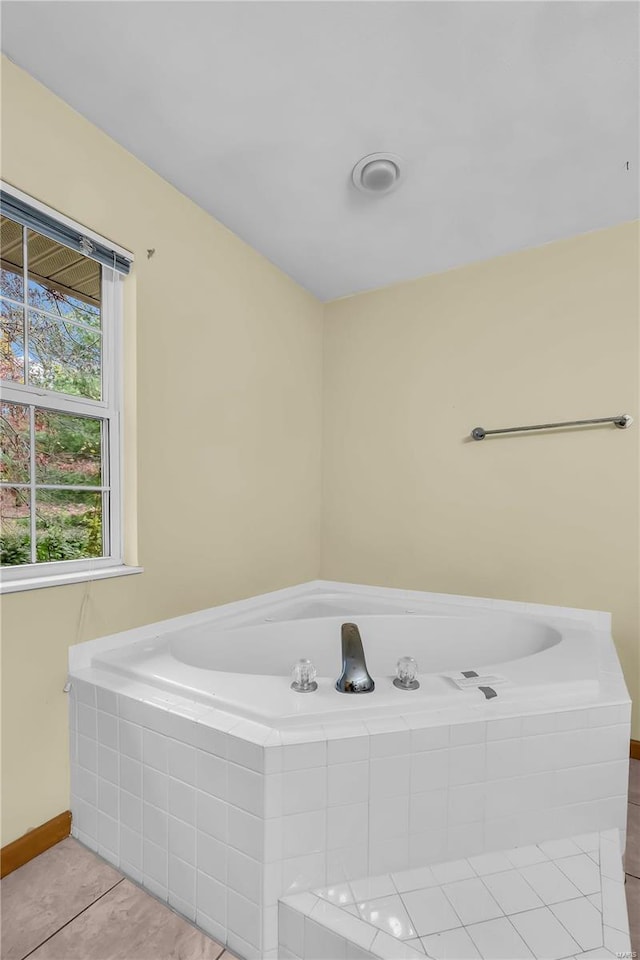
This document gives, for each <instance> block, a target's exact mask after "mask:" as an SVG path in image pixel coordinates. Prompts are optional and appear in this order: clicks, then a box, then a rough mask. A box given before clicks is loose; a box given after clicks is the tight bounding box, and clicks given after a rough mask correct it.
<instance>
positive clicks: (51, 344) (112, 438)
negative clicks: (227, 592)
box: [0, 187, 128, 590]
mask: <svg viewBox="0 0 640 960" xmlns="http://www.w3.org/2000/svg"><path fill="white" fill-rule="evenodd" d="M1 200H2V210H1V218H0V247H1V264H0V268H1V269H0V323H1V337H0V388H1V393H2V395H1V399H0V446H1V458H0V513H1V529H0V562H1V565H2V568H3V569H2V581H3V589H5V590H6V589H7V588H8V589H9V590H10V589H12V588H13V589H18V588H20V589H21V588H24V587H25V586H29V585H32V586H33V585H41V582H42V580H43V578H44V580H45V581H46V584H47V585H48V583H49V582H58V581H59V580H61V581H65V580H68V579H80V580H81V579H88V578H89V577H88V574H90V575H91V576H96V575H109V574H110V571H111V570H113V569H114V568H115V567H119V568H121V567H122V530H121V503H120V498H121V483H120V466H121V464H120V373H121V356H120V352H121V348H120V330H119V327H120V321H121V283H122V273H124V272H125V270H124V269H123V265H124V264H126V268H127V270H128V263H127V262H126V261H123V258H122V253H123V251H115V250H110V249H109V248H108V246H105V244H106V241H103V240H101V239H99V238H94V237H93V235H89V236H87V235H86V233H87V232H86V230H84V228H82V227H80V226H78V225H75V224H72V223H71V222H70V221H67V220H66V219H64V218H57V215H54V214H52V212H51V211H47V209H46V208H44V207H41V205H39V204H38V205H37V206H36V205H35V201H33V200H30V199H29V198H24V195H22V194H17V192H15V193H14V192H9V191H7V189H6V188H4V187H3V189H2V196H1ZM25 200H26V201H27V202H25ZM121 572H124V571H121ZM69 575H71V577H70V576H69ZM49 578H54V579H52V580H49ZM42 585H44V584H42Z"/></svg>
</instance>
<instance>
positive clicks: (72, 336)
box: [29, 310, 102, 400]
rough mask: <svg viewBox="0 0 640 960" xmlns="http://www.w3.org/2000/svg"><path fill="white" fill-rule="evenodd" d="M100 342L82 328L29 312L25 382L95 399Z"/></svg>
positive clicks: (97, 395) (99, 395) (98, 392)
mask: <svg viewBox="0 0 640 960" xmlns="http://www.w3.org/2000/svg"><path fill="white" fill-rule="evenodd" d="M101 340H102V338H101V337H100V335H99V334H96V333H93V332H92V331H91V330H88V329H87V328H86V327H76V326H74V324H71V323H65V322H64V320H54V319H53V318H52V317H47V316H45V315H44V314H42V313H34V312H33V311H31V310H30V311H29V381H30V383H35V384H38V385H39V386H41V387H45V388H46V389H47V390H57V391H58V392H59V393H69V394H75V395H77V396H80V397H89V398H91V399H92V400H99V399H100V397H101V395H102V390H101V376H100V352H101Z"/></svg>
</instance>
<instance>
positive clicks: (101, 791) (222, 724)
mask: <svg viewBox="0 0 640 960" xmlns="http://www.w3.org/2000/svg"><path fill="white" fill-rule="evenodd" d="M383 593H384V591H383ZM391 593H393V594H397V593H399V591H391ZM412 597H414V598H415V595H412ZM446 599H447V601H448V602H451V598H446ZM475 602H476V603H477V601H475ZM493 605H495V602H494V604H493ZM233 606H237V605H233ZM513 606H514V605H513V604H509V605H508V607H509V608H513ZM533 609H534V608H532V607H531V606H527V613H528V614H529V615H532V610H533ZM561 613H564V614H565V616H569V614H572V616H573V617H574V618H575V617H576V615H578V616H582V617H583V618H585V619H587V620H588V618H589V617H591V618H592V620H591V624H592V632H593V636H594V637H595V640H596V649H597V672H596V674H595V677H594V681H595V683H594V684H593V685H592V686H591V687H589V689H588V690H582V691H576V690H573V691H572V692H571V693H570V694H567V695H566V697H565V699H566V702H564V703H559V702H558V698H557V697H556V698H555V699H554V697H553V696H551V695H549V696H547V697H545V698H544V699H543V698H542V697H540V698H539V699H538V700H537V701H536V702H533V701H532V700H531V699H520V700H518V699H517V698H511V699H509V698H508V697H502V696H501V695H499V696H498V698H496V699H494V700H491V701H486V700H484V698H482V699H476V696H475V694H471V695H469V694H468V693H467V692H461V691H460V692H456V694H455V695H454V698H453V702H452V703H448V704H446V705H444V704H443V703H442V701H439V702H438V704H437V708H433V709H431V710H427V709H426V706H427V704H424V707H425V709H423V710H421V711H417V712H416V711H415V709H414V710H412V709H411V696H412V694H405V693H399V696H400V697H401V698H403V699H401V700H400V703H406V704H407V707H406V710H403V711H398V710H396V712H395V715H390V714H389V713H388V712H387V713H386V715H382V716H375V715H373V716H371V715H370V714H371V712H373V713H375V710H373V709H372V707H371V704H372V703H373V697H375V694H373V695H368V696H367V697H365V698H362V699H364V700H368V701H369V703H370V707H369V708H367V710H368V711H369V715H367V710H365V712H364V714H362V713H360V712H358V713H357V715H356V714H355V712H354V715H353V716H352V717H351V718H350V719H348V720H346V721H345V720H344V719H341V720H340V722H338V723H332V722H327V721H325V722H323V723H318V722H315V723H310V722H307V724H293V723H288V724H282V725H266V724H261V723H256V722H253V721H250V720H247V719H245V718H243V717H242V716H240V715H238V714H232V713H229V712H223V711H221V710H217V709H215V708H212V707H211V706H209V705H207V704H205V703H202V702H197V701H196V700H194V699H188V698H187V697H185V696H184V695H183V694H182V695H179V694H177V693H175V694H174V693H170V692H168V691H167V690H165V689H159V688H156V687H153V686H149V685H144V684H141V683H140V682H138V681H135V680H132V679H131V678H128V677H123V676H119V675H118V674H117V673H114V672H110V671H105V670H102V669H97V668H96V667H94V666H92V665H91V662H92V656H93V653H94V651H95V650H96V648H98V649H100V644H101V643H105V642H110V643H113V638H111V640H110V641H92V642H91V643H88V644H83V645H81V646H80V647H77V648H72V650H71V679H72V690H71V694H70V717H71V721H70V722H71V732H72V736H71V752H72V810H73V817H74V820H73V832H74V835H75V836H76V837H77V838H78V839H79V840H81V841H82V842H84V843H85V844H87V845H88V846H89V847H91V848H92V849H95V850H97V851H98V852H99V853H101V854H102V855H103V856H104V857H105V858H106V859H107V860H109V861H111V862H112V863H114V864H116V865H117V866H118V867H119V868H120V869H121V870H122V871H123V872H124V873H126V874H128V875H129V876H131V877H132V878H133V879H134V880H137V881H138V882H141V883H142V884H144V885H145V886H146V887H147V888H148V889H149V890H150V891H151V892H152V893H154V894H155V895H156V896H158V897H160V898H161V899H164V900H167V901H168V902H169V904H171V905H172V906H173V907H174V908H175V909H177V910H178V911H180V912H181V913H183V914H184V915H185V916H187V917H188V918H189V919H192V920H195V922H196V923H197V924H199V925H200V926H201V927H202V928H203V929H204V930H206V931H207V932H209V933H210V934H211V935H212V936H214V937H215V938H216V939H218V940H220V941H221V942H225V943H227V944H228V945H229V947H230V949H231V950H233V951H234V952H235V953H237V954H239V955H240V956H243V957H245V958H247V960H248V958H254V957H260V956H263V957H275V956H276V955H277V943H278V935H277V904H278V900H279V898H280V897H282V896H287V895H290V894H292V893H296V892H299V891H304V890H310V889H312V888H317V887H320V886H324V885H327V884H336V883H340V882H343V881H345V880H350V879H352V878H354V877H359V876H360V877H361V876H367V875H377V874H381V873H385V872H389V871H401V870H406V869H410V868H417V867H422V866H426V865H428V864H432V863H436V862H440V861H443V860H447V859H457V858H460V857H472V856H476V855H480V854H482V853H485V852H488V851H496V850H502V849H505V848H507V847H512V846H516V845H522V844H531V843H537V842H538V841H542V840H550V839H555V838H562V837H566V836H569V835H573V834H575V833H576V832H589V831H595V830H601V829H607V828H612V827H619V828H620V829H624V823H625V813H626V789H627V766H628V760H627V757H628V743H629V717H630V704H629V700H628V696H627V693H626V689H625V687H624V683H623V681H622V677H621V673H620V668H619V665H618V661H617V657H616V655H615V650H614V648H613V644H612V641H611V638H610V634H609V626H608V617H606V615H602V614H593V615H592V614H588V613H580V612H575V611H574V612H570V611H569V612H568V611H562V612H559V611H553V614H554V616H556V617H558V616H560V614H561ZM540 615H541V616H547V617H548V616H550V614H549V611H548V608H541V610H540ZM354 618H355V619H357V616H355V617H354ZM345 619H348V617H345ZM302 626H303V624H302V623H301V627H302ZM145 629H146V628H145ZM149 629H150V628H149ZM155 629H156V632H157V631H158V627H157V626H156V628H155ZM136 633H137V631H136ZM149 635H150V636H152V635H153V634H149ZM119 639H120V638H119ZM229 642H232V637H231V635H229ZM365 644H366V638H365ZM83 648H84V649H83ZM531 659H533V658H531ZM594 687H595V692H594ZM307 696H308V695H307ZM304 699H305V698H304V697H303V696H301V697H300V700H304ZM343 699H345V700H347V699H350V700H351V701H352V702H353V700H356V701H357V700H360V699H361V698H357V697H356V698H348V697H344V698H343ZM373 706H374V707H375V704H373Z"/></svg>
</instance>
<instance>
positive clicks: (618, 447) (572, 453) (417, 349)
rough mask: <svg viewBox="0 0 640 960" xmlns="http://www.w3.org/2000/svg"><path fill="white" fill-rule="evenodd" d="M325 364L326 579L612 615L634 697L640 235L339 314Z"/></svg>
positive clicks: (386, 297) (328, 331)
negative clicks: (543, 430)
mask: <svg viewBox="0 0 640 960" xmlns="http://www.w3.org/2000/svg"><path fill="white" fill-rule="evenodd" d="M324 363H325V394H324V396H325V403H324V458H323V459H324V490H323V497H324V524H323V556H322V568H321V569H322V574H323V576H325V577H331V578H335V579H337V580H351V581H358V582H364V583H371V584H384V585H386V586H398V587H406V588H413V589H419V590H423V589H424V590H434V591H444V592H450V593H467V594H473V595H479V596H488V597H506V598H510V599H514V600H531V601H538V602H543V603H552V604H560V605H562V606H576V607H586V608H594V609H599V610H610V611H612V612H613V618H614V635H615V639H616V642H617V646H618V650H619V652H620V656H621V659H622V662H623V666H624V670H625V675H626V678H627V683H628V685H629V688H630V690H631V692H632V694H633V695H634V696H637V694H638V685H639V679H640V678H639V676H638V575H639V574H638V492H639V491H638V488H639V480H638V476H639V475H638V438H639V436H640V430H639V428H640V424H639V423H638V419H637V418H638V367H639V356H638V229H637V225H633V224H628V225H623V226H619V227H616V228H614V229H611V230H603V231H600V232H596V233H592V234H588V235H584V236H580V237H576V238H574V239H571V240H567V241H562V242H559V243H554V244H549V245H548V246H544V247H540V248H537V249H532V250H527V251H524V252H522V253H517V254H513V255H510V256H505V257H501V258H498V259H494V260H491V261H489V262H485V263H478V264H474V265H472V266H468V267H464V268H461V269H458V270H452V271H450V272H448V273H444V274H440V275H437V276H431V277H427V278H424V279H421V280H418V281H416V282H413V283H405V284H401V285H399V286H396V287H390V288H386V289H383V290H379V291H376V292H373V293H369V294H362V295H359V296H354V297H351V298H348V299H344V300H339V301H336V302H334V303H331V304H329V305H328V306H327V308H326V311H325V360H324ZM623 412H624V413H630V414H632V415H633V416H634V417H635V418H636V423H635V425H634V427H633V428H632V429H630V430H626V431H621V430H616V429H615V428H595V429H586V430H582V431H572V432H566V433H556V434H554V435H551V434H547V435H544V434H533V435H519V436H512V437H498V438H494V439H486V440H484V441H483V442H481V443H477V442H475V441H469V440H468V439H467V438H468V434H469V431H470V430H471V428H472V427H475V426H478V425H480V426H484V427H485V428H491V427H499V426H505V427H506V426H515V425H517V424H527V423H539V422H544V421H550V420H563V419H573V418H581V417H597V416H607V415H613V414H616V413H623ZM635 734H636V736H640V726H639V724H638V716H637V715H636V719H635Z"/></svg>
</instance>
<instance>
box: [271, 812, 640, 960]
mask: <svg viewBox="0 0 640 960" xmlns="http://www.w3.org/2000/svg"><path fill="white" fill-rule="evenodd" d="M279 934H280V956H281V957H284V958H291V960H293V958H297V960H307V958H313V957H320V956H322V957H347V958H353V960H365V958H382V960H391V958H394V960H420V958H421V957H424V956H425V955H426V956H427V957H430V958H435V960H451V958H456V960H475V958H478V960H480V958H484V960H499V958H509V960H532V958H535V960H543V958H544V960H556V958H557V960H560V958H570V957H573V958H576V960H577V958H586V957H596V956H598V957H616V956H618V957H620V956H631V953H630V951H631V940H630V936H629V921H628V915H627V905H626V901H625V889H624V873H623V868H622V859H621V853H620V835H619V831H618V830H609V831H603V832H601V833H594V834H584V835H581V836H577V837H573V838H568V839H566V840H554V841H548V842H543V843H540V844H538V845H532V846H529V847H518V848H516V849H512V850H506V851H503V852H498V853H490V854H483V855H481V856H477V857H470V858H468V859H463V860H457V861H451V862H448V863H442V864H437V865H434V866H432V867H423V868H419V869H416V870H408V871H403V872H400V873H394V874H384V875H381V876H378V877H367V878H364V879H361V880H356V881H353V880H352V881H350V882H348V883H343V884H334V885H332V886H330V887H325V888H320V889H316V890H313V891H311V892H308V893H301V894H297V895H295V896H291V897H287V898H284V899H283V901H281V903H280V912H279Z"/></svg>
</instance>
